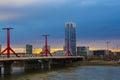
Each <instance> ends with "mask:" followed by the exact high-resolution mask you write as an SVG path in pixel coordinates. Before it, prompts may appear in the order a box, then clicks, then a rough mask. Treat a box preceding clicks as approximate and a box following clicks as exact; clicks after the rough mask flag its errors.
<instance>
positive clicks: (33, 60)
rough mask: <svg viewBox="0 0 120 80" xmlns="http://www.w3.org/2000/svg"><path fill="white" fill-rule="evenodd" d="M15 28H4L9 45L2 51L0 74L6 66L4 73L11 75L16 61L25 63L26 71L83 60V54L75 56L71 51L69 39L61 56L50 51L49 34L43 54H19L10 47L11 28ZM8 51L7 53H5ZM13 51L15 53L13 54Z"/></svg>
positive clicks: (0, 54)
mask: <svg viewBox="0 0 120 80" xmlns="http://www.w3.org/2000/svg"><path fill="white" fill-rule="evenodd" d="M11 29H13V28H3V30H6V31H7V47H6V48H5V49H4V50H3V51H2V52H0V64H1V65H2V66H0V74H2V67H3V68H4V74H5V75H9V74H11V71H12V64H13V63H14V62H18V63H20V62H21V61H22V62H23V63H24V69H25V71H30V70H39V69H41V70H44V69H51V68H55V67H57V66H62V67H63V66H65V65H70V64H72V63H73V62H78V61H82V60H83V59H84V57H82V56H73V55H72V53H71V51H70V44H69V40H68V48H67V51H66V53H65V55H63V56H62V55H61V56H54V55H52V54H51V53H50V51H49V49H48V41H47V40H48V38H47V37H48V35H43V36H45V49H44V51H43V52H42V54H39V55H36V54H32V52H31V54H17V53H16V52H15V51H14V50H13V49H12V48H11V47H10V30H11ZM5 52H7V53H6V54H3V53H5ZM11 52H12V53H13V54H14V55H13V54H11Z"/></svg>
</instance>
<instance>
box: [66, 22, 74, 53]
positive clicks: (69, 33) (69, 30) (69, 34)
mask: <svg viewBox="0 0 120 80" xmlns="http://www.w3.org/2000/svg"><path fill="white" fill-rule="evenodd" d="M75 27H76V24H75V23H73V22H66V23H65V50H66V49H67V48H68V41H69V43H70V50H71V52H72V54H73V55H76V28H75Z"/></svg>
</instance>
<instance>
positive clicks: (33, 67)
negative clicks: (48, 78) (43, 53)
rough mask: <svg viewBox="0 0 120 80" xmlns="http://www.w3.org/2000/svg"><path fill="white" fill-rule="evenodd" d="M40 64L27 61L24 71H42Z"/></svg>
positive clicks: (35, 61)
mask: <svg viewBox="0 0 120 80" xmlns="http://www.w3.org/2000/svg"><path fill="white" fill-rule="evenodd" d="M40 66H41V64H40V62H39V61H37V60H30V61H25V64H24V70H25V71H34V70H39V69H40Z"/></svg>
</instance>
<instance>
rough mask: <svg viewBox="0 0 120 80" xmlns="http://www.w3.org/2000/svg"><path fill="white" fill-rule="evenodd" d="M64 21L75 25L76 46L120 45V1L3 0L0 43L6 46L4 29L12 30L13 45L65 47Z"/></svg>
mask: <svg viewBox="0 0 120 80" xmlns="http://www.w3.org/2000/svg"><path fill="white" fill-rule="evenodd" d="M65 22H75V23H76V33H77V45H78V46H90V47H94V48H95V47H98V48H102V47H106V41H107V40H109V41H110V44H109V45H110V48H116V46H120V0H0V43H1V44H2V46H3V47H5V46H6V32H5V31H3V30H2V28H4V27H12V28H14V29H13V30H11V45H12V46H13V47H25V45H26V44H32V45H33V46H34V47H42V46H43V45H44V37H42V35H43V34H49V35H50V36H49V44H50V45H51V47H63V45H64V37H65V36H64V34H65Z"/></svg>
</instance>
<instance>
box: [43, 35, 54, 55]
mask: <svg viewBox="0 0 120 80" xmlns="http://www.w3.org/2000/svg"><path fill="white" fill-rule="evenodd" d="M43 36H44V37H45V48H44V51H43V52H42V54H41V56H48V54H49V55H50V56H52V54H51V53H50V51H49V50H48V36H49V35H43Z"/></svg>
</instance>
